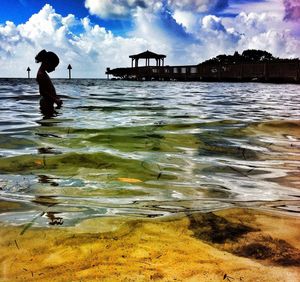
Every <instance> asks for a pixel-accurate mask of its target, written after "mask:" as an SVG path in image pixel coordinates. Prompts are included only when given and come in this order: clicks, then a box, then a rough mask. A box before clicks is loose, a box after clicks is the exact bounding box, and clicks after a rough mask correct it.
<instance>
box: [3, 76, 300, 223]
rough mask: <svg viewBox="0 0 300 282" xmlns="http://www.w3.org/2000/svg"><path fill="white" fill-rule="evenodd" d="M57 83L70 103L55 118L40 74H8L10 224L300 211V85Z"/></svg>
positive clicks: (6, 212) (6, 191) (6, 203)
mask: <svg viewBox="0 0 300 282" xmlns="http://www.w3.org/2000/svg"><path fill="white" fill-rule="evenodd" d="M54 83H55V86H56V89H57V92H58V93H59V94H60V95H61V96H62V99H63V101H64V106H63V107H62V108H61V109H59V110H57V114H56V115H55V116H54V117H52V118H48V119H45V118H43V116H42V114H41V113H40V111H39V102H38V101H39V96H38V90H37V85H36V83H35V81H33V80H32V81H28V80H17V79H6V80H5V79H2V80H0V92H1V100H2V103H1V112H0V144H1V145H0V156H1V158H0V220H1V221H4V222H9V223H14V224H24V223H26V222H30V220H32V219H34V222H33V224H35V225H40V226H47V225H49V224H53V217H52V220H51V216H49V215H51V214H52V215H54V216H55V217H57V218H62V221H61V222H63V225H73V224H75V223H77V222H78V221H80V220H82V219H85V218H91V217H98V216H128V215H130V216H134V217H160V216H170V215H172V214H177V213H180V212H187V211H212V210H218V209H223V208H227V207H235V206H250V207H252V206H254V207H263V208H268V209H274V208H276V209H279V208H280V209H281V210H284V211H289V212H293V213H297V212H298V210H299V201H298V199H299V196H300V193H299V190H298V188H300V184H299V183H300V182H299V181H300V180H299V178H298V177H297V173H298V172H299V167H300V129H299V127H300V119H299V118H300V111H299V108H298V105H299V103H300V98H299V95H298V93H299V90H300V87H299V86H297V85H272V84H255V83H249V84H238V83H237V84H226V83H180V82H125V81H106V80H72V81H67V80H56V81H54ZM39 215H40V216H39ZM54 224H55V223H54Z"/></svg>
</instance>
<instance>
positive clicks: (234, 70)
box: [106, 50, 300, 83]
mask: <svg viewBox="0 0 300 282" xmlns="http://www.w3.org/2000/svg"><path fill="white" fill-rule="evenodd" d="M247 52H248V53H247ZM251 52H252V53H251ZM250 53H251V54H254V55H257V53H258V54H259V55H260V57H255V56H254V57H253V58H252V57H249V56H248V54H250ZM244 54H245V55H244ZM247 56H248V57H247ZM129 57H130V58H131V60H132V61H131V67H128V68H116V69H110V68H107V70H106V74H107V75H108V77H109V75H112V76H113V77H114V79H124V80H141V81H143V80H165V81H169V80H177V81H232V82H250V81H258V82H277V83H300V60H299V59H292V60H290V59H278V58H274V57H273V56H272V55H271V54H270V53H268V52H266V51H260V50H246V51H244V52H243V54H242V55H239V54H238V53H237V52H236V53H235V54H234V55H233V56H226V55H219V56H217V57H216V58H214V59H211V60H208V61H205V62H203V63H200V64H198V65H178V66H169V65H165V64H164V59H165V58H166V55H161V54H156V53H153V52H150V51H148V50H147V51H146V52H143V53H140V54H137V55H131V56H129ZM228 58H229V59H228ZM141 59H144V60H145V65H144V66H139V60H141ZM151 60H152V61H153V60H155V62H156V63H155V65H151V64H150V62H151Z"/></svg>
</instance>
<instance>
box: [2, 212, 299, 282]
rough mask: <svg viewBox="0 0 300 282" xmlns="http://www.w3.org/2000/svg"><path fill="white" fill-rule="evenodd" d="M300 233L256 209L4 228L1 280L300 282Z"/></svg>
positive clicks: (288, 220) (286, 219)
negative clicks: (73, 224)
mask: <svg viewBox="0 0 300 282" xmlns="http://www.w3.org/2000/svg"><path fill="white" fill-rule="evenodd" d="M299 230H300V221H299V218H298V217H292V216H290V215H286V214H283V213H270V212H265V211H258V210H253V209H230V210H223V211H218V212H214V213H206V214H202V213H192V214H184V215H179V216H177V217H174V218H164V219H146V220H145V219H138V220H137V219H131V218H125V217H124V218H120V217H119V218H96V219H88V220H85V221H83V222H81V223H80V224H78V225H77V226H74V227H63V226H55V227H49V228H37V227H30V228H28V229H26V230H25V232H24V226H19V227H13V226H7V225H2V226H1V230H0V246H1V252H0V277H1V278H0V281H214V282H217V281H232V282H234V281H266V282H272V281H280V282H283V281H287V282H297V281H300V251H299V249H300V239H299ZM22 231H23V233H22ZM21 234H22V235H21Z"/></svg>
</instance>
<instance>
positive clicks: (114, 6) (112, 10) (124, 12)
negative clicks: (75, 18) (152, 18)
mask: <svg viewBox="0 0 300 282" xmlns="http://www.w3.org/2000/svg"><path fill="white" fill-rule="evenodd" d="M162 6H163V3H162V1H159V0H146V1H145V0H85V7H86V8H87V9H88V10H89V12H90V13H91V14H92V15H96V16H99V17H100V18H109V17H116V18H118V17H126V16H129V15H131V14H134V13H135V11H136V9H138V8H142V9H147V10H151V11H153V12H155V11H158V10H160V9H161V8H162Z"/></svg>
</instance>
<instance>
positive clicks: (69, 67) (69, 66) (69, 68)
mask: <svg viewBox="0 0 300 282" xmlns="http://www.w3.org/2000/svg"><path fill="white" fill-rule="evenodd" d="M71 69H72V66H71V65H70V64H69V65H68V70H69V79H71Z"/></svg>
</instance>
